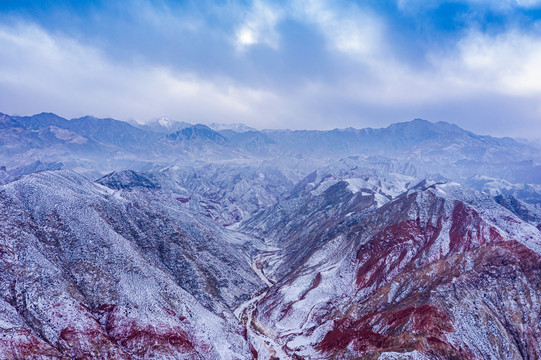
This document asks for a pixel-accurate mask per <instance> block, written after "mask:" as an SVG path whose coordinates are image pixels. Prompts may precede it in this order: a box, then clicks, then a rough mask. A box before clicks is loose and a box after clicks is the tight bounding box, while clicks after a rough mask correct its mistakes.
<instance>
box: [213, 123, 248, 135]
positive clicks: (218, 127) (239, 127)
mask: <svg viewBox="0 0 541 360" xmlns="http://www.w3.org/2000/svg"><path fill="white" fill-rule="evenodd" d="M209 127H210V128H211V129H212V130H215V131H223V130H231V131H234V132H236V133H245V132H248V131H257V130H256V129H254V128H251V127H249V126H246V125H244V124H241V123H235V124H221V123H211V124H209Z"/></svg>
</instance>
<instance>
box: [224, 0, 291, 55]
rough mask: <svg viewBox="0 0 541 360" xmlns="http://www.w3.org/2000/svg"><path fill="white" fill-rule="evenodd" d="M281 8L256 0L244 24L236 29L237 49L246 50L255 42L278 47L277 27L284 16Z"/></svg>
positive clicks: (274, 47)
mask: <svg viewBox="0 0 541 360" xmlns="http://www.w3.org/2000/svg"><path fill="white" fill-rule="evenodd" d="M282 16H283V13H282V11H281V9H279V8H277V7H275V6H271V5H270V4H268V3H266V2H264V1H262V0H254V1H253V3H252V7H251V9H250V11H248V12H247V14H246V16H245V18H244V20H243V22H242V24H241V25H240V26H239V28H238V29H237V31H236V34H235V41H236V45H237V49H239V50H244V49H245V48H246V47H248V46H250V45H255V44H260V43H262V44H266V45H268V46H270V47H271V48H273V49H278V40H279V36H278V32H277V31H276V29H275V27H276V25H277V24H278V22H279V21H280V19H281V18H282Z"/></svg>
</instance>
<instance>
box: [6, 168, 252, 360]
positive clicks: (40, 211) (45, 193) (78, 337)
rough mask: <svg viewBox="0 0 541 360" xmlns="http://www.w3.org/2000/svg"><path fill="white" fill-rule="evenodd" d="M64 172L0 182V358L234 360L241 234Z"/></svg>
mask: <svg viewBox="0 0 541 360" xmlns="http://www.w3.org/2000/svg"><path fill="white" fill-rule="evenodd" d="M152 191H153V190H152V189H146V190H141V189H135V188H132V189H130V190H120V191H118V190H113V189H110V188H107V187H105V186H101V185H97V184H93V183H91V182H89V181H88V180H86V179H85V178H83V177H81V176H79V175H76V174H74V173H71V172H52V173H47V172H46V173H39V174H34V175H31V176H28V177H24V178H22V179H21V180H18V181H15V182H11V183H9V184H8V185H5V186H3V187H2V188H1V189H0V206H1V207H2V209H1V211H0V214H1V215H0V216H1V220H0V221H1V223H2V226H1V228H0V232H1V236H0V239H1V242H2V243H1V245H0V246H1V247H0V261H1V266H0V267H1V268H2V269H4V270H5V271H2V272H1V273H0V282H1V284H2V285H1V286H0V288H1V289H2V295H1V296H2V302H1V303H0V305H1V310H0V311H1V313H2V314H3V316H2V329H3V330H2V338H1V340H0V354H2V356H1V357H2V358H6V359H9V358H12V359H16V358H21V357H22V358H40V359H41V358H86V359H146V358H151V357H154V358H162V359H167V358H170V359H181V358H186V359H214V358H215V359H239V358H241V359H243V358H249V356H250V355H249V354H250V353H249V346H248V343H247V341H246V340H245V338H244V337H243V329H242V328H241V326H239V324H238V322H237V320H236V318H235V317H234V316H233V313H232V310H233V309H234V308H235V307H236V306H237V305H238V304H240V303H241V302H242V301H244V300H246V299H247V298H248V297H249V294H251V293H253V292H256V291H257V289H258V288H261V287H262V283H261V281H260V280H259V278H258V277H257V276H256V275H255V274H254V273H253V272H252V270H251V268H250V264H249V253H250V251H252V246H253V244H252V243H251V242H250V239H248V238H246V237H242V236H240V235H238V234H232V233H230V232H228V231H227V230H225V229H223V228H222V227H221V226H219V225H217V224H215V223H213V222H210V221H205V219H200V218H199V217H195V216H193V215H190V213H189V212H188V211H186V210H184V209H183V204H182V203H181V202H179V201H177V200H176V199H170V200H167V199H164V198H161V195H160V194H153V193H152Z"/></svg>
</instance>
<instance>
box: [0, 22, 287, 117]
mask: <svg viewBox="0 0 541 360" xmlns="http://www.w3.org/2000/svg"><path fill="white" fill-rule="evenodd" d="M0 48H1V49H2V56H0V93H2V94H3V96H1V97H0V109H1V111H3V112H7V113H20V112H21V109H24V111H25V113H37V112H42V111H53V112H57V113H59V114H60V115H63V116H67V117H72V116H73V117H75V116H81V115H86V114H91V115H96V116H111V117H116V118H119V119H130V118H131V119H135V120H138V121H146V120H147V119H150V118H152V117H154V116H156V114H167V115H168V116H170V117H172V118H176V119H179V120H185V121H195V122H197V121H199V122H210V121H247V122H250V121H251V120H253V119H261V120H262V121H263V122H264V121H268V119H267V118H266V117H265V113H261V111H260V110H261V108H263V107H264V106H276V102H277V101H278V100H277V99H276V98H275V96H274V95H273V94H272V93H269V92H266V91H263V90H258V89H252V88H249V87H244V86H241V85H235V84H234V82H233V81H232V80H231V79H227V78H223V79H213V80H212V81H211V80H209V79H203V78H200V77H198V76H197V75H196V74H190V73H181V72H178V71H175V70H173V69H169V68H165V67H158V66H153V65H150V64H143V63H142V64H132V65H131V66H125V65H123V64H118V63H115V62H114V61H112V60H111V59H109V58H107V57H106V56H105V55H104V54H103V53H101V52H100V51H99V50H97V49H95V48H92V47H89V46H85V45H82V44H80V43H78V42H76V41H74V40H71V39H68V38H64V37H53V36H51V35H49V34H47V33H46V32H44V31H43V30H42V29H40V28H38V27H36V26H31V25H28V24H19V25H18V26H16V27H5V26H4V27H0ZM4 94H5V95H4Z"/></svg>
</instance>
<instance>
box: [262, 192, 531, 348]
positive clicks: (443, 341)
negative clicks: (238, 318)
mask: <svg viewBox="0 0 541 360" xmlns="http://www.w3.org/2000/svg"><path fill="white" fill-rule="evenodd" d="M322 225H323V226H326V224H322ZM540 264H541V233H540V232H539V231H538V230H537V229H536V228H535V227H533V226H531V225H528V224H526V223H523V222H522V221H520V220H519V219H518V218H517V217H515V216H514V215H513V214H512V213H511V212H509V211H507V210H506V209H504V208H503V207H501V206H499V205H497V204H496V203H495V202H493V201H492V200H491V199H490V198H489V197H486V196H484V195H481V194H479V193H475V192H472V191H468V190H467V189H465V188H463V187H461V186H459V185H458V184H434V185H429V184H423V185H421V186H418V187H416V188H414V189H411V190H409V191H407V192H406V193H404V194H402V195H400V196H398V197H397V198H396V199H395V200H393V201H392V202H389V203H387V204H385V205H383V206H382V207H381V208H380V209H378V210H377V211H375V212H374V213H373V214H371V215H369V216H368V217H366V218H365V219H363V220H362V221H360V222H359V223H358V224H356V225H354V226H351V227H349V228H347V229H344V231H342V232H340V233H338V234H336V235H335V236H334V238H333V239H331V240H330V241H328V242H327V243H325V244H324V245H322V246H320V247H319V248H317V249H315V250H314V251H313V252H312V254H311V256H310V257H308V258H307V259H306V260H305V261H304V262H303V263H302V265H300V266H299V267H298V268H297V269H295V271H293V272H291V273H289V274H288V275H287V276H285V277H284V278H283V279H281V280H280V281H279V282H277V283H276V285H274V286H273V287H272V288H271V289H270V290H269V291H268V293H267V294H266V295H265V296H264V297H263V298H262V299H261V300H260V301H259V302H258V303H257V305H256V310H255V312H254V321H253V322H252V327H253V328H254V331H259V332H264V333H267V334H273V337H274V339H275V341H276V343H277V344H279V346H280V349H281V351H283V352H285V353H286V354H288V356H290V357H291V358H295V359H300V358H305V359H327V358H339V359H351V358H362V359H378V358H379V359H398V358H406V359H503V358H505V359H536V358H539V357H540V356H541V353H540V349H541V343H540V342H539V339H540V338H541V327H540V326H539V321H540V319H541V283H540V281H541V266H540ZM255 348H256V350H257V351H258V353H259V354H261V355H262V358H269V357H270V356H272V354H273V352H275V350H274V349H273V348H272V347H269V346H267V345H266V344H265V343H261V342H260V343H257V344H256V345H255Z"/></svg>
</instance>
